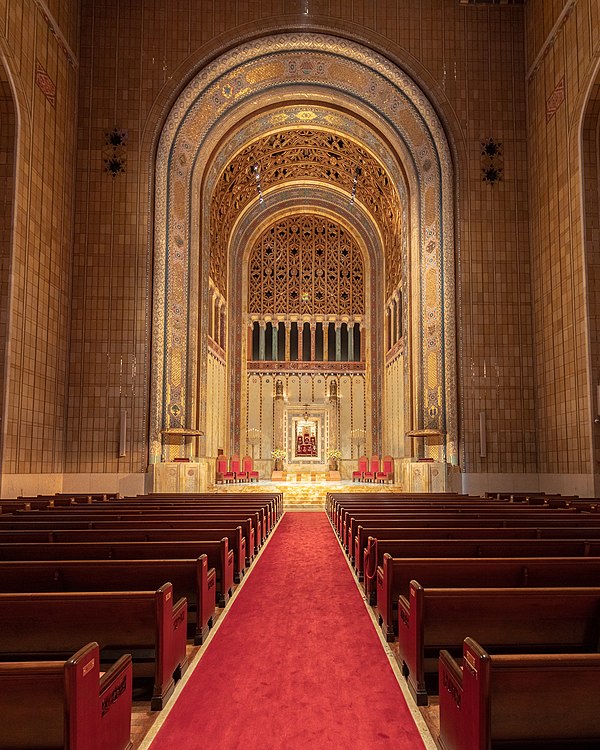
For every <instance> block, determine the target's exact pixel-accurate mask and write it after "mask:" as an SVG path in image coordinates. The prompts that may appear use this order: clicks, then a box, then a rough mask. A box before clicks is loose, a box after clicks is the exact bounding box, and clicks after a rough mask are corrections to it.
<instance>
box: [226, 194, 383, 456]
mask: <svg viewBox="0 0 600 750" xmlns="http://www.w3.org/2000/svg"><path fill="white" fill-rule="evenodd" d="M307 192H310V202H308V201H307ZM268 198H269V195H268V194H267V195H266V196H265V201H267V200H268ZM303 212H306V213H312V214H313V215H316V216H320V217H324V218H330V219H332V220H334V221H336V222H337V223H339V224H340V225H342V226H343V227H344V228H345V229H346V230H347V231H348V232H349V234H350V235H351V236H352V237H353V239H354V240H355V241H356V243H357V245H358V246H359V247H360V250H361V252H362V255H363V260H364V264H365V281H366V284H365V328H366V330H367V331H369V333H370V335H369V336H368V340H367V342H366V357H365V359H366V361H367V362H368V365H369V366H368V367H367V391H368V392H369V393H371V401H370V404H369V406H370V408H369V424H368V425H367V430H368V432H369V434H378V428H379V422H380V421H381V418H382V414H381V389H382V372H381V367H380V366H378V362H380V360H381V357H382V351H381V348H382V339H381V336H380V335H378V334H379V332H380V331H381V327H382V325H383V321H382V310H381V306H380V305H379V304H378V301H380V300H381V299H382V296H383V291H382V282H381V279H382V272H381V270H382V269H381V265H382V257H383V252H382V239H381V235H380V233H379V232H378V229H377V226H376V225H375V224H374V223H373V221H372V217H371V216H370V215H369V214H368V213H367V212H366V211H365V210H364V209H362V208H361V207H360V206H354V207H350V206H349V205H348V200H347V195H346V194H344V193H343V192H342V191H340V190H332V189H331V188H327V187H324V186H323V185H319V184H314V185H309V186H308V188H307V185H306V183H302V184H301V185H294V184H292V185H286V186H285V187H284V188H282V189H280V190H278V191H277V203H276V205H275V206H273V210H272V211H269V212H268V213H267V212H265V211H264V210H263V209H262V206H260V205H258V204H253V205H252V206H251V207H250V208H249V209H248V211H247V212H246V213H245V214H244V215H243V216H242V217H240V221H239V222H238V225H237V226H236V231H235V232H234V235H233V238H232V243H231V259H232V262H231V264H230V281H231V290H232V294H231V297H230V303H229V304H230V310H231V311H232V314H234V311H238V310H243V306H244V303H245V300H246V299H247V296H248V277H247V273H246V269H247V264H248V255H249V253H250V251H251V249H252V248H253V247H254V242H255V239H256V238H257V237H258V236H259V235H260V234H262V232H263V231H264V230H265V228H266V227H268V226H270V225H272V224H274V223H276V222H278V221H279V220H281V219H282V218H284V217H286V216H288V215H291V214H301V213H303ZM238 333H239V332H238V331H236V330H230V344H231V349H232V357H231V366H230V391H229V392H230V393H231V394H232V403H231V409H230V415H231V421H232V422H233V421H234V420H235V415H236V414H243V411H244V403H243V390H244V386H243V384H244V378H243V374H244V364H243V363H244V361H245V359H246V356H245V355H246V352H245V350H244V343H245V342H244V338H243V336H240V335H238ZM377 447H378V446H377Z"/></svg>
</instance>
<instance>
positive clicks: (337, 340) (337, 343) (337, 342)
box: [335, 320, 342, 362]
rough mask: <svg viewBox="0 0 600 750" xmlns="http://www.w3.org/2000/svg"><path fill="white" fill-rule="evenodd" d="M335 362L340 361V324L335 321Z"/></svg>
mask: <svg viewBox="0 0 600 750" xmlns="http://www.w3.org/2000/svg"><path fill="white" fill-rule="evenodd" d="M335 361H336V362H341V361H342V324H341V323H340V321H339V320H336V321H335Z"/></svg>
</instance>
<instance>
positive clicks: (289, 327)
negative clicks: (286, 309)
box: [284, 320, 292, 362]
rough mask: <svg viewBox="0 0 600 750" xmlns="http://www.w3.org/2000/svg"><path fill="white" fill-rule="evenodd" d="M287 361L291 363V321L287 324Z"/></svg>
mask: <svg viewBox="0 0 600 750" xmlns="http://www.w3.org/2000/svg"><path fill="white" fill-rule="evenodd" d="M284 325H285V361H286V362H289V361H290V341H291V340H292V324H291V322H290V321H289V320H286V321H285V323H284Z"/></svg>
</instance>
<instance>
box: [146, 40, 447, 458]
mask: <svg viewBox="0 0 600 750" xmlns="http://www.w3.org/2000/svg"><path fill="white" fill-rule="evenodd" d="M318 89H320V90H327V91H329V92H330V93H331V94H332V95H335V96H338V97H343V98H344V99H345V100H346V102H347V104H348V106H349V108H352V106H356V107H360V108H361V109H362V110H363V111H366V113H367V120H366V121H367V124H368V125H369V126H372V127H373V128H374V129H377V127H378V124H383V125H384V126H385V127H386V128H387V130H388V131H389V132H390V141H389V143H390V147H391V150H392V151H394V152H395V153H396V154H397V155H402V156H403V159H402V158H401V157H400V156H399V158H400V160H401V161H403V163H404V164H405V166H407V165H408V166H409V167H410V171H411V172H412V174H413V175H414V178H415V186H414V190H412V191H411V194H410V213H411V217H413V223H412V225H411V240H410V260H409V262H410V269H409V273H410V276H411V278H412V279H413V280H414V283H413V290H412V297H413V299H414V305H413V308H414V320H415V321H416V326H417V328H418V332H417V335H416V336H415V337H414V338H415V341H414V343H415V347H414V349H415V350H414V352H413V361H412V373H413V374H412V379H413V382H414V386H415V387H414V393H415V394H416V397H415V399H416V402H415V410H414V423H413V425H412V426H413V427H422V428H425V427H427V428H433V429H438V430H440V431H441V432H443V433H444V434H445V435H446V438H445V444H444V446H443V448H442V451H441V455H439V458H440V459H441V460H448V461H450V462H457V460H458V455H457V432H458V427H457V422H458V420H457V412H458V405H457V395H456V394H457V388H456V342H455V306H456V302H455V291H454V283H455V279H454V273H455V269H454V216H453V214H454V201H453V174H452V163H451V158H450V149H449V146H448V142H447V139H446V135H445V133H444V131H443V128H442V126H441V123H440V121H439V118H438V117H437V115H436V113H435V111H434V109H433V107H432V106H431V104H430V102H429V101H428V100H427V98H426V97H425V95H424V94H423V92H422V91H421V90H420V89H419V87H418V86H417V85H416V84H415V82H414V81H413V80H412V79H410V78H409V77H408V76H407V75H406V74H405V73H404V71H402V70H401V69H400V68H398V67H397V66H396V65H394V64H393V63H391V62H390V61H389V60H388V59H386V58H384V57H382V56H381V55H379V54H378V53H376V52H374V51H373V50H370V49H368V48H366V47H364V46H362V45H360V44H356V43H353V42H349V41H347V40H344V39H339V38H336V37H334V36H327V35H320V34H311V33H295V34H278V35H272V36H268V37H265V38H262V39H258V40H255V41H252V42H248V43H246V44H242V45H241V46H239V47H237V48H236V49H234V50H232V51H230V52H228V53H227V54H224V55H222V56H221V57H220V58H218V59H217V60H215V61H214V62H212V63H211V64H210V65H208V66H207V67H206V68H205V69H203V70H202V71H201V72H200V73H199V74H198V75H197V76H196V77H195V78H194V79H193V80H192V81H191V82H190V84H189V85H188V86H187V87H186V89H185V90H184V91H183V93H182V94H181V95H180V97H179V98H178V100H177V102H176V103H175V105H174V106H173V108H172V110H171V112H170V114H169V116H168V118H167V120H166V123H165V126H164V128H163V131H162V135H161V138H160V142H159V148H158V153H157V159H156V179H155V233H154V313H153V343H152V355H153V358H152V392H151V414H150V457H151V461H152V462H154V461H158V460H160V454H161V441H160V431H161V429H163V428H176V427H185V426H189V420H190V418H191V414H192V410H193V404H192V400H193V393H194V391H195V385H196V384H197V379H198V369H199V367H201V361H200V362H199V361H198V359H200V360H201V357H200V358H197V357H196V352H197V351H199V349H198V342H197V340H196V339H195V335H196V334H195V331H196V325H195V321H197V320H198V317H199V310H198V305H199V304H200V307H201V309H200V317H201V318H202V317H204V315H203V314H204V312H205V311H204V310H203V309H202V305H204V302H203V300H202V296H201V295H199V291H201V286H202V285H204V286H207V276H206V274H205V273H203V271H205V269H206V263H207V261H206V256H207V255H208V254H209V252H210V248H209V247H205V246H200V243H199V242H198V246H197V247H194V238H200V237H201V236H202V226H201V225H202V224H203V222H205V221H206V216H205V211H206V205H200V206H199V205H198V203H197V202H198V200H199V198H198V196H199V195H201V191H200V190H199V189H198V190H196V189H195V187H198V188H199V186H200V185H201V184H202V181H203V177H204V174H203V170H204V165H205V164H206V160H207V158H208V157H209V156H210V155H211V153H210V151H207V150H206V144H207V141H208V140H209V138H210V135H211V133H214V132H215V129H216V128H218V126H219V123H220V122H221V121H222V119H223V118H225V117H226V116H227V115H228V114H230V113H233V112H234V111H235V112H237V113H238V116H239V113H241V111H242V110H243V108H244V107H247V108H250V109H252V108H253V107H255V106H256V101H257V99H258V98H259V97H260V95H261V94H264V93H265V92H271V93H273V94H275V93H276V94H277V96H278V97H279V98H283V99H284V100H285V97H286V91H288V92H290V93H291V94H292V95H293V97H294V98H295V99H296V100H297V99H298V98H304V99H306V100H307V101H310V99H311V97H312V96H313V94H314V93H315V91H316V90H318ZM407 171H408V170H407ZM197 209H199V210H197ZM194 265H195V266H197V267H198V270H197V273H194V269H193V266H194ZM190 321H194V325H193V326H192V325H190ZM200 344H201V342H200ZM200 351H201V346H200Z"/></svg>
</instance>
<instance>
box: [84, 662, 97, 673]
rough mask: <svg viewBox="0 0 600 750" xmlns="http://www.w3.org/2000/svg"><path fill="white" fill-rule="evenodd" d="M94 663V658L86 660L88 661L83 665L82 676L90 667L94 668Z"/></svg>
mask: <svg viewBox="0 0 600 750" xmlns="http://www.w3.org/2000/svg"><path fill="white" fill-rule="evenodd" d="M95 663H96V660H95V659H92V660H91V661H88V663H87V664H86V665H85V667H84V668H83V676H84V677H85V676H86V674H87V673H88V672H89V671H90V670H91V669H93V668H94V664H95Z"/></svg>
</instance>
